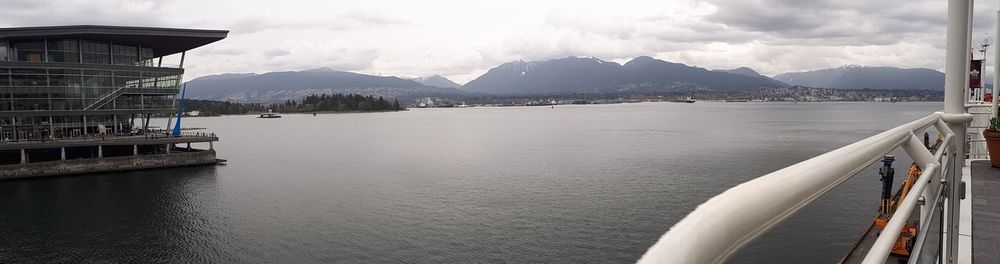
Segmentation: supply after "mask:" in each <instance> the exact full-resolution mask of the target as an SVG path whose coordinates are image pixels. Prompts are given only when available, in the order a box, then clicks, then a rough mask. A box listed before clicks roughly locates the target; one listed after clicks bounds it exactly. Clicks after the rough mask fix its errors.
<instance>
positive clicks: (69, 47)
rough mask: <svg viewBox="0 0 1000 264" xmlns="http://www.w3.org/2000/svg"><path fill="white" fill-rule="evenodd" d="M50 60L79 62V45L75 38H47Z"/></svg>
mask: <svg viewBox="0 0 1000 264" xmlns="http://www.w3.org/2000/svg"><path fill="white" fill-rule="evenodd" d="M48 48H49V53H48V54H49V57H48V61H50V62H80V47H79V45H78V43H77V41H76V40H75V39H67V40H49V43H48Z"/></svg>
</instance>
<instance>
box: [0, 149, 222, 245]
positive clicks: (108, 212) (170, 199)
mask: <svg viewBox="0 0 1000 264" xmlns="http://www.w3.org/2000/svg"><path fill="white" fill-rule="evenodd" d="M217 170H218V168H217V167H215V166H200V167H188V168H176V169H160V170H144V171H133V172H122V173H109V174H100V175H79V176H67V177H54V178H41V179H28V180H16V181H7V182H3V183H2V184H0V212H2V213H0V223H3V224H2V225H0V238H2V239H3V240H4V241H3V243H0V263H18V262H25V261H28V260H30V262H46V263H52V262H74V263H80V262H149V261H155V262H161V261H162V262H189V261H194V262H201V261H204V260H207V259H205V258H206V256H211V257H212V258H213V259H214V260H216V261H225V260H226V259H232V258H229V257H228V256H227V254H228V253H227V252H230V251H231V250H227V249H222V248H219V247H220V246H224V245H225V244H221V245H220V244H219V243H216V241H220V240H227V239H229V238H222V237H220V236H228V234H227V233H226V231H225V229H220V227H221V226H225V225H224V224H221V223H224V222H225V219H223V218H221V217H220V213H221V212H224V211H225V208H224V207H223V206H222V205H221V204H220V203H219V199H218V198H219V196H220V194H219V192H218V189H217V188H216V186H217V185H216V181H217V178H218V176H217ZM206 253H209V254H206ZM199 260H201V261H199Z"/></svg>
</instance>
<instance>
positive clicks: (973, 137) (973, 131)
mask: <svg viewBox="0 0 1000 264" xmlns="http://www.w3.org/2000/svg"><path fill="white" fill-rule="evenodd" d="M965 109H966V112H968V113H969V114H972V122H970V123H969V126H968V128H969V129H967V130H966V137H967V140H966V142H968V145H967V147H966V149H967V150H968V151H967V152H966V154H968V155H969V158H970V159H986V158H989V156H988V155H989V150H988V149H987V148H986V138H984V137H983V130H984V129H986V128H987V127H989V126H990V118H991V117H993V112H992V111H991V110H992V107H991V106H990V105H989V104H966V105H965Z"/></svg>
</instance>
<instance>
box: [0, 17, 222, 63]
mask: <svg viewBox="0 0 1000 264" xmlns="http://www.w3.org/2000/svg"><path fill="white" fill-rule="evenodd" d="M228 34H229V31H228V30H204V29H180V28H154V27H128V26H98V25H74V26H46V27H17V28H0V39H7V40H18V39H38V38H81V39H87V40H98V41H110V42H112V43H115V44H124V45H134V46H142V47H145V48H151V49H152V50H153V55H154V57H160V56H166V55H171V54H176V53H180V52H183V51H188V50H191V49H194V48H197V47H201V46H204V45H207V44H209V43H212V42H216V41H219V40H222V39H224V38H226V36H227V35H228Z"/></svg>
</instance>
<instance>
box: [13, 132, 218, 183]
mask: <svg viewBox="0 0 1000 264" xmlns="http://www.w3.org/2000/svg"><path fill="white" fill-rule="evenodd" d="M218 140H219V138H218V137H217V136H216V135H215V134H212V133H182V134H180V135H176V136H175V135H171V134H168V133H147V134H140V135H99V136H89V137H81V138H68V139H57V140H32V141H4V142H0V180H9V179H19V178H33V177H43V176H55V175H68V174H84V173H100V172H112V171H126V170H138V169H153V168H167V167H180V166H193V165H208V164H217V163H220V162H224V161H223V160H220V159H217V158H216V155H215V147H214V144H213V142H215V141H218ZM192 144H200V145H207V148H205V147H202V148H195V147H192Z"/></svg>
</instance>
